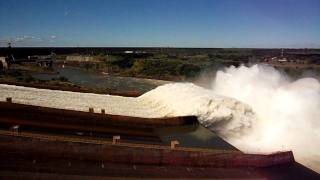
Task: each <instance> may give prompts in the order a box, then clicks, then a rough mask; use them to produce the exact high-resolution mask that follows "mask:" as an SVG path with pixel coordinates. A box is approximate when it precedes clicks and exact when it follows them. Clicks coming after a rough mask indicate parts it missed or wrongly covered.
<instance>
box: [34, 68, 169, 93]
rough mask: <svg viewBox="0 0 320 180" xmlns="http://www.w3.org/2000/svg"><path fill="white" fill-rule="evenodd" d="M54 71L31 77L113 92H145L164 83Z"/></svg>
mask: <svg viewBox="0 0 320 180" xmlns="http://www.w3.org/2000/svg"><path fill="white" fill-rule="evenodd" d="M55 71H56V72H57V73H54V74H48V73H35V74H33V75H32V76H33V77H34V78H36V79H40V80H52V79H53V78H56V79H57V78H59V77H66V78H67V79H68V80H69V81H70V82H72V83H75V84H78V85H82V86H87V87H91V88H103V89H108V90H113V91H138V92H147V91H149V90H151V89H153V88H155V87H157V86H158V85H160V84H164V83H165V82H164V81H158V80H155V81H152V80H146V79H139V78H131V77H117V76H110V75H104V74H99V73H93V72H89V71H86V70H83V69H77V68H69V67H66V68H60V67H57V68H55Z"/></svg>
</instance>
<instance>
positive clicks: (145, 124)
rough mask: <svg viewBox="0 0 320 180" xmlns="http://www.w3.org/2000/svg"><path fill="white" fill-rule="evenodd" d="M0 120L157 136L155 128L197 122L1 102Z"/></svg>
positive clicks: (37, 125) (183, 118)
mask: <svg viewBox="0 0 320 180" xmlns="http://www.w3.org/2000/svg"><path fill="white" fill-rule="evenodd" d="M0 114H1V116H0V122H1V123H7V124H21V125H27V126H34V127H40V128H55V129H67V130H75V131H86V132H104V133H111V134H121V135H123V134H126V135H135V136H149V137H151V136H152V137H157V135H156V134H155V133H154V128H158V127H168V126H179V125H185V124H192V123H197V118H196V117H192V116H191V117H173V118H138V117H129V116H119V115H111V114H103V113H90V112H82V111H73V110H63V109H55V108H47V107H40V106H31V105H24V104H17V103H7V102H0Z"/></svg>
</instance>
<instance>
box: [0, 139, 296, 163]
mask: <svg viewBox="0 0 320 180" xmlns="http://www.w3.org/2000/svg"><path fill="white" fill-rule="evenodd" d="M0 142H1V143H0V153H1V152H2V153H6V152H10V153H12V154H15V153H19V152H23V153H24V156H28V157H30V158H63V159H70V160H83V161H99V162H112V163H124V164H146V165H148V164H149V165H150V164H151V165H169V166H193V167H194V166H197V167H268V166H273V165H278V164H287V163H293V162H295V161H294V158H293V154H292V152H291V151H289V152H278V153H275V154H270V155H261V154H243V153H241V152H240V151H224V152H219V151H218V152H215V151H207V152H205V151H200V150H199V151H197V150H195V149H194V150H192V151H190V150H189V151H185V150H183V149H181V150H180V149H175V150H171V149H170V147H167V148H165V147H163V148H159V147H158V148H157V147H155V148H150V147H148V148H145V147H141V146H134V144H132V146H130V145H126V144H122V145H121V144H119V145H107V144H90V143H79V142H76V143H75V142H62V141H59V139H55V140H52V141H50V140H44V139H35V138H26V137H15V136H0Z"/></svg>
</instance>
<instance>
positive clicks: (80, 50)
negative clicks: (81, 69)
mask: <svg viewBox="0 0 320 180" xmlns="http://www.w3.org/2000/svg"><path fill="white" fill-rule="evenodd" d="M125 51H131V52H133V53H135V52H138V53H151V54H159V53H160V54H162V53H163V54H168V55H171V56H194V55H200V54H207V55H211V56H216V55H223V54H228V55H232V54H233V55H243V56H279V55H280V53H281V49H249V48H248V49H241V48H140V47H139V48H135V47H119V48H116V47H13V48H12V49H11V53H12V54H14V56H15V57H17V58H19V57H21V58H24V57H27V56H32V55H48V54H50V53H52V52H53V53H56V54H64V55H68V54H81V55H106V54H117V53H124V52H125ZM284 52H285V54H291V55H293V54H294V55H312V54H316V55H320V49H285V51H284ZM7 54H8V48H6V47H1V48H0V56H7Z"/></svg>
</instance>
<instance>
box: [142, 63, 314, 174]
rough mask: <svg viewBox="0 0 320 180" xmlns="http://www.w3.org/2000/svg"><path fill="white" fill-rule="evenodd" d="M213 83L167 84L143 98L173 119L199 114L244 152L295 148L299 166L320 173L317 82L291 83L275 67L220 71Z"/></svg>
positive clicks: (308, 79)
mask: <svg viewBox="0 0 320 180" xmlns="http://www.w3.org/2000/svg"><path fill="white" fill-rule="evenodd" d="M208 83H211V89H204V88H201V87H198V86H195V85H193V84H191V83H176V84H168V85H164V86H160V87H158V88H156V89H155V90H152V91H150V92H148V93H146V94H144V95H143V96H141V97H140V98H141V99H143V100H144V102H149V104H150V106H151V107H152V108H151V109H154V110H155V111H156V112H166V113H167V115H168V116H179V115H195V116H198V119H199V121H200V123H201V124H203V125H204V126H206V127H208V128H209V129H211V130H213V131H215V132H217V133H218V134H219V135H220V136H221V137H223V138H224V139H225V140H227V141H228V142H229V143H231V144H233V145H234V146H236V147H237V148H239V149H240V150H242V151H245V152H254V153H256V152H262V153H269V152H275V151H284V150H292V151H293V153H294V155H295V158H296V160H297V161H298V162H300V163H302V164H304V165H306V166H308V167H311V168H312V169H314V170H316V171H318V172H320V83H319V81H318V80H316V79H314V78H303V79H299V80H296V81H290V80H289V79H288V78H286V76H284V75H282V74H281V73H280V72H279V71H277V70H276V69H274V68H272V67H269V66H265V65H254V66H251V67H245V66H240V67H239V68H235V67H229V68H226V69H225V70H223V71H218V72H217V74H216V78H215V80H214V81H213V82H208ZM246 104H247V105H246ZM162 114H163V113H162Z"/></svg>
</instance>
